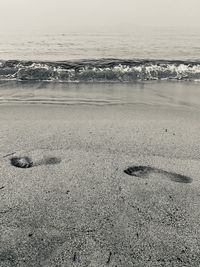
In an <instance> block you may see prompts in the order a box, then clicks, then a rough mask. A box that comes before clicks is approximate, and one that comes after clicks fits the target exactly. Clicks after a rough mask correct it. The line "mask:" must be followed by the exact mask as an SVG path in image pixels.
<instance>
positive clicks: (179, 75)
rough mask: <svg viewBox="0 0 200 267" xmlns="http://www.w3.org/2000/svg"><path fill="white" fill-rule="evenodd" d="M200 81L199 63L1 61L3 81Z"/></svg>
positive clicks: (1, 78)
mask: <svg viewBox="0 0 200 267" xmlns="http://www.w3.org/2000/svg"><path fill="white" fill-rule="evenodd" d="M164 79H165V80H168V79H174V80H200V61H193V62H192V61H169V60H124V59H99V60H78V61H55V62H46V61H20V60H7V61H5V60H0V80H16V81H54V82H56V81H58V82H133V81H146V80H164Z"/></svg>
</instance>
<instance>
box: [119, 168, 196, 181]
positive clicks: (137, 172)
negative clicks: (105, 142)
mask: <svg viewBox="0 0 200 267" xmlns="http://www.w3.org/2000/svg"><path fill="white" fill-rule="evenodd" d="M124 172H125V173H126V174H128V175H131V176H136V177H141V178H146V179H148V178H155V177H156V178H162V179H168V180H171V181H173V182H177V183H191V182H192V178H190V177H188V176H185V175H181V174H177V173H175V172H167V171H164V170H162V169H157V168H153V167H150V166H132V167H128V168H127V169H126V170H124Z"/></svg>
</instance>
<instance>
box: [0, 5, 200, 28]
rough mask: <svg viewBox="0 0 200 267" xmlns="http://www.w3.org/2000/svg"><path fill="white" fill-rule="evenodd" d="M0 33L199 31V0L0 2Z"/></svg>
mask: <svg viewBox="0 0 200 267" xmlns="http://www.w3.org/2000/svg"><path fill="white" fill-rule="evenodd" d="M0 12H1V13H0V33H5V32H18V31H29V32H32V31H37V30H39V31H47V32H51V31H59V30H60V31H72V32H73V31H79V32H80V31H90V30H94V31H95V30H102V29H103V28H107V29H111V30H116V31H117V30H123V29H126V30H127V29H128V30H131V28H133V27H135V26H146V25H147V26H170V27H171V26H174V27H175V26H197V27H200V15H199V13H200V0H0Z"/></svg>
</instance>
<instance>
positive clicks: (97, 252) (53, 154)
mask: <svg viewBox="0 0 200 267" xmlns="http://www.w3.org/2000/svg"><path fill="white" fill-rule="evenodd" d="M92 86H93V87H94V86H95V85H92ZM98 86H100V85H98ZM177 86H178V89H177V91H176V92H178V93H176V95H175V94H171V93H170V92H172V89H171V91H170V90H169V91H168V92H167V91H166V90H161V91H159V89H158V88H159V85H157V87H156V88H157V89H155V87H154V86H152V85H151V88H152V90H149V88H147V89H145V88H146V87H144V88H143V90H142V91H141V90H138V91H140V93H138V91H137V89H135V91H134V93H131V94H129V95H128V97H127V98H126V99H125V98H123V97H122V96H123V95H124V94H125V93H124V91H123V90H122V91H120V92H121V93H119V91H118V92H117V95H118V98H114V99H115V102H112V101H111V102H109V103H107V102H106V103H105V101H104V102H103V101H102V99H103V98H102V95H100V96H99V98H100V99H101V103H100V104H99V102H98V103H94V102H93V103H92V104H89V103H88V102H86V101H85V102H83V101H82V100H81V101H82V102H81V103H74V102H73V105H72V104H71V102H70V103H68V102H67V103H63V105H61V104H58V102H54V105H53V104H49V103H48V101H47V102H45V101H44V100H43V102H44V103H43V104H41V102H38V103H36V104H35V105H34V104H32V103H29V102H28V101H27V102H26V103H25V104H23V103H20V101H15V102H14V101H10V102H9V101H8V92H7V91H6V90H8V88H9V86H7V87H6V88H7V89H5V90H2V91H1V105H0V266H1V267H3V266H5V267H10V266H20V267H25V266H30V267H31V266H34V267H35V266H38V267H39V266H44V267H47V266H49V267H50V266H52V267H53V266H60V267H61V266H63V267H64V266H70V267H71V266H81V267H83V266H90V267H97V266H113V267H114V266H126V267H129V266H138V267H139V266H154V267H155V266H181V267H183V266H193V267H196V266H199V265H200V227H199V221H200V209H199V207H200V178H199V160H200V152H199V151H200V150H199V144H200V134H199V132H200V123H199V118H200V106H199V103H200V102H199V92H197V91H196V94H192V95H193V97H192V98H190V97H189V92H188V91H187V92H188V96H187V97H185V94H182V93H181V92H184V90H185V91H186V89H184V88H186V85H185V87H184V86H183V89H181V86H180V84H179V85H177ZM24 87H25V85H24V86H23V90H24ZM113 87H114V85H113ZM166 87H167V85H166ZM168 87H170V86H168ZM170 88H172V86H171V87H170ZM88 90H89V89H88ZM155 90H157V91H156V94H155V95H153V93H152V92H153V91H155ZM181 90H182V91H181ZM192 90H193V91H195V89H194V88H193V89H191V91H192ZM11 91H12V90H10V92H11ZM72 91H73V90H72ZM5 92H7V93H6V94H7V98H6V97H4V98H3V94H5ZM12 92H13V91H12ZM39 92H41V91H39V90H35V91H34V94H35V95H34V96H38V94H39ZM69 92H70V90H68V95H69ZM81 92H82V91H81ZM81 92H80V91H79V93H80V94H81ZM109 92H110V91H109ZM158 92H160V93H158ZM197 93H198V95H197ZM36 94H37V95H36ZM52 94H53V90H52ZM95 94H96V93H95ZM101 94H102V93H101ZM96 95H97V94H96ZM133 95H134V97H133ZM149 95H151V97H150V98H149ZM34 96H31V99H32V100H33V99H34ZM40 96H41V95H40ZM166 96H167V97H166ZM15 97H16V98H17V96H16V95H15ZM26 97H27V94H26ZM28 97H29V99H30V95H29V94H28ZM75 97H76V96H75ZM109 97H110V96H109ZM109 97H107V98H106V100H108V99H110V98H109ZM97 98H98V95H97ZM118 99H120V101H121V102H119V101H118ZM124 99H125V100H126V101H125V100H124ZM127 99H129V101H127ZM140 99H143V102H141V101H140ZM166 99H167V100H166ZM26 100H27V99H26ZM32 100H30V101H32ZM122 100H124V101H122ZM34 103H35V102H34ZM24 156H27V157H29V158H30V159H31V160H32V162H33V166H32V167H31V168H26V169H25V168H17V167H15V166H13V165H12V164H11V161H10V160H11V159H12V157H24ZM135 166H143V167H140V169H139V171H138V172H137V171H134V170H135V169H134V167H135ZM128 167H133V168H132V169H129V174H132V175H129V174H127V173H125V172H124V170H127V168H128ZM149 167H150V168H149ZM130 171H132V173H131V172H130Z"/></svg>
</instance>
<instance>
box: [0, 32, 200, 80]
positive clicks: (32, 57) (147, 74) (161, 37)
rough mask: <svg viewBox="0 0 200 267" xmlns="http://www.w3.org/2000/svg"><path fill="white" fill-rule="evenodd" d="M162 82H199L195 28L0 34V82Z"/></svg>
mask: <svg viewBox="0 0 200 267" xmlns="http://www.w3.org/2000/svg"><path fill="white" fill-rule="evenodd" d="M166 79H167V80H169V79H170V80H171V79H173V80H192V81H194V80H195V81H198V80H199V79H200V28H199V29H198V28H195V29H191V28H190V29H189V28H188V29H169V28H137V29H134V30H132V29H131V30H130V32H127V33H125V32H124V33H122V32H121V33H114V32H110V33H108V32H107V33H106V32H101V33H99V32H98V33H94V32H93V33H65V32H62V33H40V34H39V33H34V34H17V33H16V34H12V35H11V34H10V35H9V33H7V34H4V35H1V39H0V80H17V81H29V80H31V81H33V80H35V81H49V82H50V81H53V82H119V83H124V82H135V81H137V80H140V81H141V80H145V81H146V80H166Z"/></svg>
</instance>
